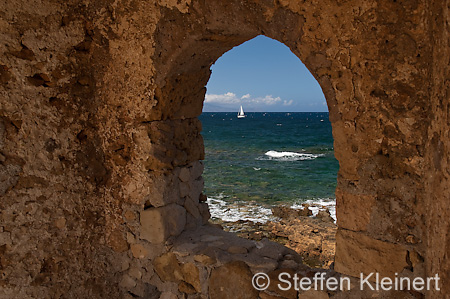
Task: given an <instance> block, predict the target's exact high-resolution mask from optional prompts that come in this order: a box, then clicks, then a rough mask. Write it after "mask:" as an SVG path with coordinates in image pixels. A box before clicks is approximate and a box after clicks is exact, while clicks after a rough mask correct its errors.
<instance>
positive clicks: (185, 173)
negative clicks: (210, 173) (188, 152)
mask: <svg viewBox="0 0 450 299" xmlns="http://www.w3.org/2000/svg"><path fill="white" fill-rule="evenodd" d="M190 177H191V172H190V171H189V168H188V167H181V169H180V175H179V178H180V181H182V182H188V181H189V179H190Z"/></svg>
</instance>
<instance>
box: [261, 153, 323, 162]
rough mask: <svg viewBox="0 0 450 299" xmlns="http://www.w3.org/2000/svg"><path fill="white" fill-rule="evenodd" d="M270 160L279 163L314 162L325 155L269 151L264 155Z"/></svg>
mask: <svg viewBox="0 0 450 299" xmlns="http://www.w3.org/2000/svg"><path fill="white" fill-rule="evenodd" d="M264 155H265V156H267V159H269V160H278V161H302V160H314V159H316V158H318V157H322V156H323V154H304V153H295V152H277V151H268V152H266V153H265V154H264Z"/></svg>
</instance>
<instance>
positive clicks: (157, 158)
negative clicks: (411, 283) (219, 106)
mask: <svg viewBox="0 0 450 299" xmlns="http://www.w3.org/2000/svg"><path fill="white" fill-rule="evenodd" d="M2 16H4V19H2V21H1V24H2V28H5V29H4V30H3V29H2V31H1V34H2V35H1V36H2V44H1V48H0V50H1V53H2V55H0V83H1V93H2V95H5V96H3V97H2V99H1V104H2V106H1V107H0V108H1V110H0V117H1V121H0V141H1V142H0V150H1V155H0V171H1V175H2V176H1V177H2V180H1V182H2V188H1V189H0V195H1V196H2V199H5V200H2V202H1V205H2V206H1V207H2V220H3V223H2V229H1V231H0V233H1V239H0V240H1V242H2V244H0V255H1V270H2V277H1V279H2V280H1V286H2V287H3V288H2V290H0V291H1V292H2V293H1V294H2V295H5V296H6V297H14V296H15V297H23V298H25V297H27V296H35V297H45V296H53V295H55V296H56V295H61V293H62V292H63V291H62V290H68V291H67V292H68V294H67V295H68V296H69V297H70V296H72V297H85V296H91V297H98V298H104V297H107V296H112V297H122V295H123V296H125V295H129V294H128V292H131V293H132V294H133V295H134V296H140V297H149V296H150V295H151V294H154V293H158V292H163V293H165V294H163V295H164V296H171V295H170V293H173V294H175V293H179V292H180V291H179V290H178V288H177V285H176V284H175V283H174V281H171V279H174V280H175V281H176V279H178V278H179V277H180V275H181V276H183V275H184V274H183V273H190V274H192V272H195V271H198V270H195V269H194V268H192V265H191V264H189V266H180V265H178V266H177V262H176V259H175V260H174V259H173V257H174V256H173V253H170V252H169V253H167V252H168V251H170V248H171V242H172V241H173V238H172V237H174V236H176V235H178V234H179V233H181V232H182V231H184V230H186V228H189V227H191V228H192V227H195V226H201V224H202V223H203V222H205V221H206V220H207V218H208V212H207V209H206V207H205V205H204V204H203V203H201V202H200V201H199V202H196V198H197V199H200V200H201V197H200V194H201V185H202V181H201V178H200V176H201V172H202V166H201V163H199V162H198V161H199V160H201V159H202V157H203V144H202V139H201V135H200V131H201V124H200V123H199V121H198V120H197V119H196V117H197V116H198V115H199V114H200V113H201V107H202V100H203V96H204V86H205V84H206V82H207V80H208V78H209V66H210V65H211V63H213V62H214V61H215V60H216V59H217V58H218V57H219V56H220V55H221V54H223V53H224V52H226V51H227V50H229V49H231V48H232V47H233V46H236V45H238V44H240V43H242V42H244V41H246V40H248V39H250V38H252V37H254V36H256V35H259V34H264V35H267V36H269V37H271V38H274V39H276V40H278V41H280V42H282V43H284V44H286V45H287V46H288V47H289V48H290V49H291V51H292V52H293V53H294V54H295V55H297V56H298V57H299V58H300V59H301V60H302V61H303V62H304V63H305V65H306V66H307V67H308V68H309V70H310V71H311V73H312V74H313V75H314V76H315V77H316V79H317V80H318V82H319V84H320V85H321V87H322V89H323V91H324V94H325V96H326V98H327V102H328V107H329V111H330V120H331V122H332V126H333V135H334V140H335V153H336V157H337V159H338V160H339V162H340V171H339V174H338V176H339V177H338V188H337V191H336V196H337V205H338V206H337V209H338V219H339V223H338V225H339V232H338V236H337V240H338V241H337V256H336V270H338V271H341V272H342V273H345V274H349V275H353V276H355V275H356V276H357V275H358V274H359V273H360V272H365V273H367V272H372V271H376V272H380V273H381V274H382V275H387V276H392V275H393V274H394V273H395V272H403V273H405V274H407V275H412V276H434V275H435V274H436V273H438V274H439V275H440V277H441V278H442V280H443V281H448V279H449V277H448V269H449V259H448V251H449V246H450V245H449V243H448V240H449V237H448V227H449V225H448V219H449V217H448V216H449V214H450V212H449V210H448V205H447V204H446V200H445V199H446V198H448V186H447V185H448V183H447V182H448V176H449V175H448V173H447V171H446V166H447V164H448V162H447V160H448V152H449V150H448V138H447V137H448V136H447V132H448V93H446V92H447V91H448V84H447V83H448V82H447V81H446V79H445V78H446V77H448V76H447V75H448V64H447V63H440V61H447V60H448V56H449V51H448V48H449V47H448V32H449V30H448V26H447V25H446V21H448V7H446V5H445V4H442V3H441V2H440V1H435V2H433V1H432V3H429V2H428V1H421V0H418V1H392V2H385V3H378V2H373V1H369V2H362V3H359V4H357V5H356V4H354V3H350V2H348V1H331V0H330V1H321V2H318V1H309V2H304V3H301V2H300V1H296V0H295V1H294V0H278V1H269V0H247V1H241V0H239V1H238V0H227V1H223V0H208V1H204V0H182V1H175V0H158V1H120V2H114V3H109V2H92V3H91V2H89V1H87V2H86V1H84V2H80V3H78V2H76V1H73V2H70V3H67V2H66V1H48V0H42V1H39V2H36V1H19V0H17V1H11V2H8V3H6V4H5V6H4V7H3V8H2ZM186 198H189V200H190V201H186ZM432 213H433V214H432ZM24 244H26V246H24ZM162 256H163V257H164V259H165V261H166V262H167V263H169V264H170V265H171V266H174V267H175V268H174V269H175V270H173V271H172V272H170V273H171V274H170V273H168V274H169V275H168V276H167V277H165V278H166V279H168V280H169V282H164V283H162V282H161V277H160V275H156V274H155V272H154V269H155V268H156V267H158V266H157V264H158V262H157V260H158V261H160V262H161V257H162ZM74 260H75V261H76V262H73V261H74ZM159 265H164V263H159ZM194 266H195V265H194ZM241 266H242V265H239V264H238V265H235V264H233V265H230V266H229V267H230V269H238V270H239V269H242V267H241ZM202 271H203V270H202ZM230 271H231V270H230ZM160 274H161V273H160ZM166 274H167V273H166ZM198 275H200V276H201V275H203V276H205V275H206V276H207V275H208V273H206V274H205V272H201V271H200V272H199V273H198ZM177 277H178V278H177ZM105 282H108V283H105ZM191 282H192V281H191ZM187 283H189V284H190V285H191V286H193V287H194V288H195V287H196V285H195V284H196V283H195V282H192V283H190V282H187ZM448 285H449V284H448V283H447V284H445V283H443V284H442V291H441V292H437V291H432V292H430V293H427V295H429V296H430V298H443V297H445V296H446V293H445V292H447V293H448V292H449V287H448ZM155 286H158V288H159V290H156V287H155ZM197 288H198V286H197ZM185 290H186V289H185Z"/></svg>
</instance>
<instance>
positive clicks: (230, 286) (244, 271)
mask: <svg viewBox="0 0 450 299" xmlns="http://www.w3.org/2000/svg"><path fill="white" fill-rule="evenodd" d="M252 276H253V275H252V272H251V271H250V269H249V267H248V266H247V265H246V264H245V263H244V262H230V263H228V264H225V265H223V266H222V267H219V268H215V269H213V270H212V271H211V278H210V282H209V297H210V298H214V299H228V298H229V299H231V298H233V299H234V298H240V299H246V298H248V299H253V298H257V296H258V292H257V291H256V289H255V288H254V287H253V286H252V282H251V281H252Z"/></svg>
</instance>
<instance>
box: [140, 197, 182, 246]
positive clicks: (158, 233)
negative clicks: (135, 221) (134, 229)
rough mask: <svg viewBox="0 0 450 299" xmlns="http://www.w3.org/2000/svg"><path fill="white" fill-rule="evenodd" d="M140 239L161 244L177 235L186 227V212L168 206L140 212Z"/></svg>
mask: <svg viewBox="0 0 450 299" xmlns="http://www.w3.org/2000/svg"><path fill="white" fill-rule="evenodd" d="M140 221H141V236H140V237H141V239H144V240H147V241H149V242H151V243H162V242H164V241H165V240H166V239H167V238H168V237H170V236H177V235H179V234H180V233H181V232H182V231H183V229H184V227H185V226H186V210H185V209H184V208H183V207H181V206H179V205H177V204H170V205H167V206H164V207H160V208H150V209H147V210H144V211H142V212H141V216H140Z"/></svg>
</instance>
